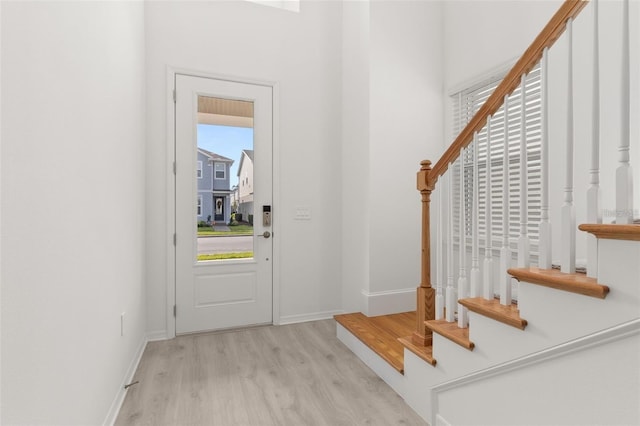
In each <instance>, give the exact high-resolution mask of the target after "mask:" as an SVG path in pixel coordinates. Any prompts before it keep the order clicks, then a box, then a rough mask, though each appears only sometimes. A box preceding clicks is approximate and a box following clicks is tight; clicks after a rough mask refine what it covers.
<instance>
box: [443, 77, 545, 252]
mask: <svg viewBox="0 0 640 426" xmlns="http://www.w3.org/2000/svg"><path fill="white" fill-rule="evenodd" d="M501 80H502V76H501V77H498V78H492V79H490V80H487V81H484V82H483V83H481V84H478V85H475V86H473V87H471V88H468V89H465V90H463V91H461V92H459V93H456V94H454V95H453V106H454V111H453V113H454V120H453V134H454V137H455V136H457V135H458V134H459V133H460V131H461V130H462V129H463V128H464V126H465V125H466V124H467V123H468V122H469V121H470V120H471V118H472V117H473V116H474V114H475V113H476V112H477V111H478V110H479V109H480V107H481V106H482V105H483V104H484V102H485V101H486V100H487V99H488V98H489V96H490V95H491V93H493V91H494V89H495V88H496V87H497V86H498V84H499V83H500V81H501ZM540 91H541V83H540V67H539V66H536V67H535V68H534V69H533V70H532V71H531V72H530V73H529V75H528V76H527V77H526V80H525V97H524V99H525V103H524V109H525V110H524V111H525V129H526V132H525V135H526V136H525V138H526V141H527V160H526V165H522V164H520V122H521V118H520V117H521V110H522V107H523V101H522V99H523V97H522V90H521V88H520V86H518V88H517V89H516V90H515V91H514V92H513V93H512V94H511V96H510V97H509V100H508V116H507V117H506V120H505V107H504V105H503V106H502V107H500V109H499V110H498V111H497V112H496V113H495V114H494V116H493V119H492V121H491V140H490V141H488V140H487V127H486V126H485V128H484V129H483V130H482V131H481V132H480V133H479V134H478V146H477V147H474V146H473V144H472V145H469V148H467V150H466V153H465V155H464V158H463V159H462V164H463V170H464V173H465V177H466V182H465V188H464V206H465V216H466V221H465V225H464V228H465V235H466V236H468V237H470V236H471V232H472V228H471V224H472V217H471V210H472V208H473V207H472V206H473V157H474V156H473V150H474V149H477V150H478V183H479V191H478V192H479V199H478V200H477V205H476V206H475V209H476V211H477V212H478V213H479V219H478V226H479V230H478V234H479V237H480V238H481V239H485V238H486V231H487V227H488V226H491V234H492V240H493V246H494V247H497V246H499V245H500V244H501V241H502V239H503V236H504V230H503V217H504V214H505V206H504V205H503V197H502V194H503V178H504V176H505V175H507V174H508V176H509V239H510V241H511V242H515V240H516V239H517V238H518V235H519V234H520V203H521V199H522V195H523V194H521V193H520V167H523V166H524V167H527V174H528V176H527V191H526V192H527V193H526V196H527V202H528V204H527V208H528V219H527V222H528V226H527V231H528V234H529V238H530V240H531V243H532V244H531V250H532V253H537V246H538V244H537V243H538V226H539V223H540V217H541V211H540V208H541V164H540V158H541V155H540V154H541V153H540V143H541V127H540V126H541V98H540ZM505 124H507V126H505ZM505 129H508V132H506V131H505ZM505 138H506V140H507V142H508V170H504V141H505ZM487 147H490V149H488V148H487ZM487 155H489V156H490V162H491V176H487V167H486V162H487ZM451 172H452V173H453V178H454V182H455V184H454V188H453V194H454V211H453V217H454V232H455V234H456V235H460V183H459V182H460V180H459V179H460V166H459V163H458V164H457V165H456V166H455V167H453V169H452V170H451ZM487 190H489V191H490V195H491V224H490V225H488V224H487V223H486V215H485V205H486V199H487V197H486V194H487ZM482 246H484V244H482Z"/></svg>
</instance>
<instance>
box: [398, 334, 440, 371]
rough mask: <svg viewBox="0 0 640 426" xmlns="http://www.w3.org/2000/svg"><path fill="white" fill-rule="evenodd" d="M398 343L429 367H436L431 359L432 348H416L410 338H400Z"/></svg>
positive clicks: (434, 361)
mask: <svg viewBox="0 0 640 426" xmlns="http://www.w3.org/2000/svg"><path fill="white" fill-rule="evenodd" d="M398 341H399V342H400V343H402V345H403V346H404V347H405V348H407V349H409V350H410V351H411V352H413V353H414V354H416V356H418V357H420V358H421V359H422V360H424V361H426V362H427V363H429V364H431V365H434V366H435V365H436V360H435V358H434V357H433V346H418V345H416V344H415V343H413V341H412V340H411V336H405V337H400V338H399V339H398Z"/></svg>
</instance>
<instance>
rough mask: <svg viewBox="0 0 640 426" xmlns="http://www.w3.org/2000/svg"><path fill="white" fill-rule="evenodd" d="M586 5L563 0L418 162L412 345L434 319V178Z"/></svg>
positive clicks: (425, 340)
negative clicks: (461, 121)
mask: <svg viewBox="0 0 640 426" xmlns="http://www.w3.org/2000/svg"><path fill="white" fill-rule="evenodd" d="M587 2H588V0H565V2H564V3H563V4H562V6H560V9H558V11H557V12H556V13H555V15H553V17H552V18H551V20H550V21H549V23H548V24H547V25H546V26H545V27H544V29H543V30H542V32H541V33H540V34H539V35H538V37H536V39H535V40H534V41H533V43H531V45H530V46H529V48H528V49H527V50H526V51H525V52H524V54H523V55H522V56H521V57H520V59H519V60H518V62H516V64H515V65H514V66H513V68H511V70H510V71H509V72H508V73H507V76H506V77H505V78H504V80H502V82H501V83H500V84H499V85H498V87H497V88H496V90H495V91H494V92H493V93H492V94H491V96H489V99H487V101H486V102H485V103H484V104H483V105H482V107H481V108H480V109H479V110H478V112H477V113H476V114H475V115H474V116H473V118H472V119H471V121H470V122H469V124H467V126H466V127H465V128H464V129H463V130H462V132H461V133H460V134H459V135H458V137H457V138H456V139H455V140H454V141H453V143H452V144H451V146H449V148H448V149H447V150H446V151H445V153H444V154H443V155H442V157H441V158H440V160H438V162H437V163H436V165H435V166H434V167H433V168H431V162H430V161H428V160H425V161H422V163H420V164H421V168H420V171H419V172H418V176H417V178H418V179H417V181H418V182H417V187H418V191H420V193H421V194H422V256H421V266H422V271H421V279H420V285H419V286H418V288H417V290H416V299H417V303H416V305H417V306H416V314H417V315H416V322H417V324H416V331H415V332H414V333H413V335H412V336H411V341H412V343H413V344H415V345H419V346H430V345H431V343H432V341H433V340H432V331H431V330H430V329H429V328H428V327H426V325H425V321H430V320H433V319H435V290H434V288H433V287H432V286H431V235H430V229H429V227H430V225H429V223H430V220H431V218H430V216H431V214H430V202H431V193H432V192H433V190H434V189H435V185H436V182H437V180H438V178H439V177H440V176H442V175H443V174H444V173H445V172H446V171H447V168H448V167H449V164H450V163H452V162H453V161H455V160H456V158H458V155H460V150H461V149H462V148H464V147H466V146H467V145H469V143H471V141H472V140H473V135H474V133H475V132H479V131H480V130H481V129H482V128H483V127H484V125H485V124H486V122H487V118H488V117H489V116H491V115H493V114H495V112H496V111H497V110H498V109H499V108H500V107H501V106H502V104H503V103H504V99H505V97H506V96H508V95H510V94H511V93H512V92H513V91H514V90H515V89H516V87H518V85H519V84H520V78H521V76H523V75H526V74H527V73H529V71H531V69H533V67H534V66H535V65H536V63H538V61H539V60H540V58H541V57H542V52H543V50H544V49H545V48H548V47H551V46H552V45H553V44H554V43H555V42H556V40H557V39H558V38H559V37H560V35H561V34H562V33H563V32H564V30H565V28H566V23H567V20H568V19H570V18H571V19H573V18H575V17H576V16H577V15H578V13H580V11H581V10H582V9H583V8H584V7H585V6H586V4H587Z"/></svg>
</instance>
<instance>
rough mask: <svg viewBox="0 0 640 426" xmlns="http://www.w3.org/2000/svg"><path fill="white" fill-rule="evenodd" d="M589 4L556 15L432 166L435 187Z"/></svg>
mask: <svg viewBox="0 0 640 426" xmlns="http://www.w3.org/2000/svg"><path fill="white" fill-rule="evenodd" d="M588 1H589V0H565V2H564V3H563V4H562V6H560V9H558V11H557V12H556V13H555V15H553V17H552V18H551V20H550V21H549V23H548V24H547V25H546V26H545V27H544V29H543V30H542V32H540V34H538V37H536V39H535V40H534V41H533V43H531V45H530V46H529V48H528V49H527V50H525V52H524V53H523V54H522V56H521V57H520V59H518V62H516V64H515V65H514V66H513V68H511V70H510V71H509V73H507V75H506V77H505V78H504V79H503V80H502V82H501V83H500V84H499V85H498V87H496V89H495V90H494V92H493V93H492V94H491V96H489V99H487V101H486V102H485V103H484V104H483V105H482V107H481V108H480V109H479V110H478V112H477V113H476V114H475V115H474V116H473V118H472V119H471V121H469V123H468V124H467V126H466V127H465V128H464V129H463V130H462V132H460V134H459V135H458V137H457V138H456V139H455V140H454V141H453V143H452V144H451V146H449V148H448V149H447V150H446V151H445V153H444V154H443V155H442V157H440V160H438V162H437V163H436V164H435V166H433V168H432V169H431V172H430V176H429V180H430V181H431V182H432V183H433V184H434V185H435V182H436V181H437V180H438V178H439V177H440V176H442V175H443V174H444V172H446V171H447V168H448V167H449V164H450V163H452V162H454V161H455V160H456V159H457V158H458V156H459V155H460V149H462V148H465V147H466V146H467V145H469V143H471V141H472V140H473V134H474V133H475V132H479V131H480V130H482V128H483V127H484V125H485V124H486V123H487V118H488V117H489V116H491V115H493V114H495V113H496V111H498V109H500V107H501V106H502V104H503V103H504V98H505V96H508V95H510V94H511V93H513V91H514V90H515V89H516V87H518V85H519V84H520V77H521V76H522V75H525V74H528V73H529V71H531V70H532V69H533V67H534V66H535V65H536V64H537V63H538V61H539V60H540V58H541V57H542V51H543V50H544V49H545V48H546V47H551V46H553V44H554V43H555V42H556V40H558V38H559V37H560V35H561V34H562V33H563V32H564V30H565V28H566V23H567V20H568V19H569V18H575V17H576V16H577V15H578V13H580V11H581V10H582V9H583V8H584V7H585V6H586V5H587V3H588Z"/></svg>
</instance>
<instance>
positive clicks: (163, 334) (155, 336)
mask: <svg viewBox="0 0 640 426" xmlns="http://www.w3.org/2000/svg"><path fill="white" fill-rule="evenodd" d="M167 339H169V337H168V336H167V330H157V331H150V332H148V333H147V342H155V341H157V340H167Z"/></svg>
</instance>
